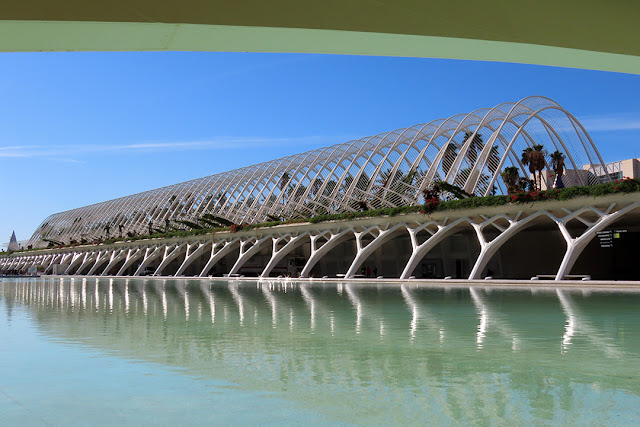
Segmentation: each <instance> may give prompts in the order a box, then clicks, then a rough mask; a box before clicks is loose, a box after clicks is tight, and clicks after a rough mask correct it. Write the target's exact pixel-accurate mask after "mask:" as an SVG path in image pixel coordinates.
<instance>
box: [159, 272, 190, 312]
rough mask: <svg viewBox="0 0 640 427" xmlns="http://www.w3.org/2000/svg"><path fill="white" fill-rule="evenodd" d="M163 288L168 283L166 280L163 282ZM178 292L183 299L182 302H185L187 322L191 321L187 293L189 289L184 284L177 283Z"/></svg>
mask: <svg viewBox="0 0 640 427" xmlns="http://www.w3.org/2000/svg"><path fill="white" fill-rule="evenodd" d="M162 282H163V286H164V284H165V283H166V282H167V281H166V279H165V280H163V281H162ZM176 291H178V294H180V296H181V297H182V301H183V302H184V317H185V320H189V293H188V292H187V287H186V285H185V284H184V283H183V282H181V281H180V282H176Z"/></svg>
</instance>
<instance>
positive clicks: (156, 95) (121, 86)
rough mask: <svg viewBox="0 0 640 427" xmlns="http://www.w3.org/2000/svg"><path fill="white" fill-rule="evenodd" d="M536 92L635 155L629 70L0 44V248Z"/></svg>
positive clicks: (616, 152) (639, 111) (605, 148)
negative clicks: (103, 211)
mask: <svg viewBox="0 0 640 427" xmlns="http://www.w3.org/2000/svg"><path fill="white" fill-rule="evenodd" d="M530 95H544V96H548V97H550V98H552V99H554V100H556V101H557V102H558V103H560V104H561V105H562V106H563V107H565V108H566V109H567V110H569V111H570V112H572V113H573V114H574V115H575V116H577V117H578V118H579V119H580V120H581V121H582V122H583V124H584V125H585V127H586V128H587V130H588V131H589V132H590V134H591V136H592V138H593V139H594V141H595V142H596V144H597V146H598V147H599V149H600V151H601V153H602V155H603V157H604V159H605V161H613V160H618V159H623V158H630V157H640V101H639V99H640V76H637V75H628V74H617V73H607V72H598V71H586V70H574V69H565V68H554V67H542V66H532V65H519V64H505V63H490V62H473V61H459V60H435V59H424V58H387V57H364V56H362V57H358V56H334V55H298V54H251V53H211V52H204V53H199V52H148V53H141V52H134V53H104V52H101V53H0V96H1V99H2V102H0V167H1V171H2V200H3V202H2V204H1V206H2V209H0V242H7V241H8V240H9V236H10V235H11V232H12V231H13V230H14V229H15V231H16V235H17V237H18V239H19V240H26V239H28V238H29V237H30V236H31V234H32V232H33V231H34V230H35V228H36V227H37V226H38V225H39V224H40V223H41V222H42V221H43V220H44V218H45V217H47V216H48V215H50V214H52V213H55V212H60V211H64V210H68V209H73V208H76V207H81V206H85V205H88V204H91V203H96V202H101V201H104V200H109V199H113V198H116V197H120V196H125V195H129V194H133V193H137V192H141V191H145V190H149V189H153V188H157V187H161V186H164V185H169V184H174V183H177V182H182V181H186V180H189V179H193V178H199V177H202V176H206V175H211V174H214V173H218V172H223V171H226V170H230V169H233V168H236V167H241V166H246V165H250V164H254V163H258V162H261V161H265V160H270V159H274V158H278V157H282V156H285V155H289V154H293V153H297V152H301V151H306V150H310V149H314V148H318V147H322V146H326V145H331V144H335V143H340V142H345V141H348V140H351V139H355V138H360V137H362V136H367V135H372V134H377V133H379V132H384V131H389V130H392V129H397V128H401V127H406V126H411V125H413V124H416V123H424V122H428V121H431V120H433V119H437V118H441V117H448V116H451V115H453V114H457V113H467V112H470V111H472V110H475V109H477V108H481V107H493V106H494V105H496V104H498V103H501V102H505V101H517V100H520V99H522V98H524V97H526V96H530Z"/></svg>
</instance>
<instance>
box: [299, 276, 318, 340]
mask: <svg viewBox="0 0 640 427" xmlns="http://www.w3.org/2000/svg"><path fill="white" fill-rule="evenodd" d="M300 292H301V293H302V299H304V302H306V303H307V305H308V306H309V311H310V312H311V330H312V331H313V330H315V328H316V305H315V301H314V299H313V295H312V294H311V292H310V291H309V289H308V288H307V286H305V285H300Z"/></svg>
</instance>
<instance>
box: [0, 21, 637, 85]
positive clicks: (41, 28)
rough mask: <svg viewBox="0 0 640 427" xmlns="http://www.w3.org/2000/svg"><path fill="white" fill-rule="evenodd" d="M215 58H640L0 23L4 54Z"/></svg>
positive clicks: (380, 37)
mask: <svg viewBox="0 0 640 427" xmlns="http://www.w3.org/2000/svg"><path fill="white" fill-rule="evenodd" d="M165 50H169V51H217V52H289V53H293V52H295V53H324V54H348V55H373V56H400V57H423V58H446V59H470V60H482V61H498V62H513V63H524V64H538V65H550V66H558V67H569V68H580V69H592V70H602V71H616V72H622V73H630V74H640V57H636V56H629V55H620V54H612V53H602V52H593V51H586V50H578V49H568V48H560V47H551V46H541V45H532V44H524V43H512V42H496V41H486V40H474V39H461V38H447V37H432V36H415V35H401V34H383V33H368V32H354V31H337V30H314V29H292V28H273V27H268V28H267V27H241V26H222V25H196V24H161V23H105V22H63V21H0V51H4V52H40V51H165Z"/></svg>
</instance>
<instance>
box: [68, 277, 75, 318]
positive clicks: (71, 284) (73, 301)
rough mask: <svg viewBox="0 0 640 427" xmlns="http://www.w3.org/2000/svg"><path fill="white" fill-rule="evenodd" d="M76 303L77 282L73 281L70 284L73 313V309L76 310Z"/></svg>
mask: <svg viewBox="0 0 640 427" xmlns="http://www.w3.org/2000/svg"><path fill="white" fill-rule="evenodd" d="M75 302H76V281H75V280H73V279H71V283H69V306H70V307H71V312H72V313H73V309H74V308H75Z"/></svg>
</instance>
